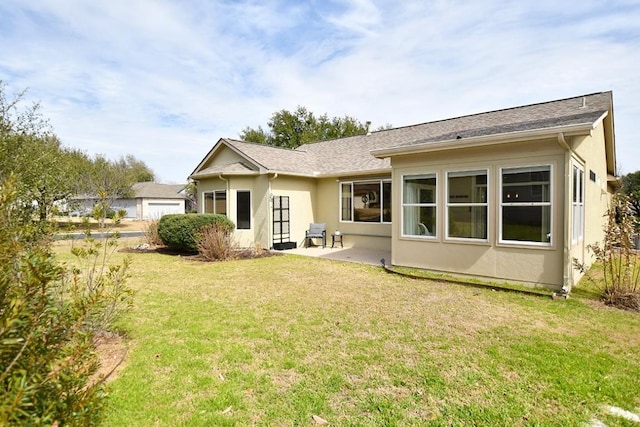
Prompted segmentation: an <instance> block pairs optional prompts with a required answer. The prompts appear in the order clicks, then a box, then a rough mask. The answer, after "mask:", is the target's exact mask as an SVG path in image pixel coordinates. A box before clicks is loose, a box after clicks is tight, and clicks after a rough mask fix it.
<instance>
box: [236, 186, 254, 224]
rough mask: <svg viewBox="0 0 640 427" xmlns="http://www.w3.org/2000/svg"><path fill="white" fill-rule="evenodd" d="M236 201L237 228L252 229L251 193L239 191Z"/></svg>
mask: <svg viewBox="0 0 640 427" xmlns="http://www.w3.org/2000/svg"><path fill="white" fill-rule="evenodd" d="M236 201H237V203H236V228H237V229H238V230H249V229H251V192H250V191H238V192H237V193H236Z"/></svg>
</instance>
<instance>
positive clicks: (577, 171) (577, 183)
mask: <svg viewBox="0 0 640 427" xmlns="http://www.w3.org/2000/svg"><path fill="white" fill-rule="evenodd" d="M572 208H573V209H572V210H573V212H572V216H573V233H572V234H571V242H572V243H574V244H575V243H578V242H580V241H582V239H583V238H584V231H583V230H584V171H583V170H582V169H581V168H579V167H578V166H576V165H574V166H573V174H572Z"/></svg>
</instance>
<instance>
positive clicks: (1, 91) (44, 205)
mask: <svg viewBox="0 0 640 427" xmlns="http://www.w3.org/2000/svg"><path fill="white" fill-rule="evenodd" d="M24 94H25V92H24V91H23V92H20V93H18V94H17V95H15V96H14V97H13V98H8V97H7V95H6V94H5V85H4V84H2V82H0V178H1V179H5V180H6V179H9V177H11V176H12V177H14V178H15V188H16V191H17V192H18V194H19V196H20V200H21V201H22V203H23V204H25V205H29V206H31V207H32V208H33V209H37V211H38V212H39V217H40V219H45V218H46V217H47V215H48V214H49V212H50V210H51V208H52V207H53V206H54V202H56V201H58V200H62V199H65V198H67V197H69V196H70V194H71V193H72V192H73V190H74V186H75V181H74V174H73V173H72V172H71V171H70V170H69V166H70V165H69V163H68V162H67V161H66V160H67V159H68V157H67V155H68V154H69V150H68V149H65V148H64V147H62V145H61V144H60V141H59V140H58V138H57V137H56V136H55V135H54V134H53V132H52V131H51V128H50V126H49V124H48V122H47V121H46V120H45V119H43V118H42V116H41V114H40V106H39V105H38V104H33V105H31V106H27V107H23V105H22V101H23V97H24Z"/></svg>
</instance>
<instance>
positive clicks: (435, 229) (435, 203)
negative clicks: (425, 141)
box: [400, 172, 440, 240]
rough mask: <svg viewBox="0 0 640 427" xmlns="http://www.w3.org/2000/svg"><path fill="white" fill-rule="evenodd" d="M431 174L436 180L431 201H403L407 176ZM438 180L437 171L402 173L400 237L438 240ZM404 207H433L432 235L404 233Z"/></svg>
mask: <svg viewBox="0 0 640 427" xmlns="http://www.w3.org/2000/svg"><path fill="white" fill-rule="evenodd" d="M431 175H433V177H434V178H435V180H436V183H435V195H434V198H433V203H405V201H404V185H405V179H406V178H407V177H420V176H431ZM439 182H440V174H439V173H438V172H416V173H406V174H402V175H401V176H400V183H401V184H400V208H401V212H400V237H401V238H408V239H423V240H438V218H439V216H440V215H439V212H438V211H439V208H438V202H439V200H440V188H439V185H438V183H439ZM405 207H418V208H421V207H426V208H433V211H434V213H435V226H434V227H433V230H431V233H432V235H431V236H429V235H426V234H425V235H419V234H405V232H404V223H405V218H404V216H405V215H404V211H405V209H404V208H405Z"/></svg>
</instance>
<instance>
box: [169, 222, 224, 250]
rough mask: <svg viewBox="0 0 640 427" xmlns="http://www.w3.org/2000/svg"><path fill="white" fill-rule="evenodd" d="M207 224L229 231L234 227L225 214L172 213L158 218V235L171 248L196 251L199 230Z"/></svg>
mask: <svg viewBox="0 0 640 427" xmlns="http://www.w3.org/2000/svg"><path fill="white" fill-rule="evenodd" d="M208 225H217V226H218V227H220V228H221V229H223V230H226V231H227V232H229V233H230V232H232V231H233V230H234V229H235V224H234V223H233V222H232V221H231V220H230V219H229V218H227V217H226V216H225V215H216V214H172V215H164V216H163V217H162V218H160V222H159V223H158V235H159V236H160V239H162V243H164V244H165V245H166V246H167V247H169V248H171V249H174V250H178V251H184V252H194V253H195V252H198V242H199V240H200V230H201V229H202V228H203V227H206V226H208Z"/></svg>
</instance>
